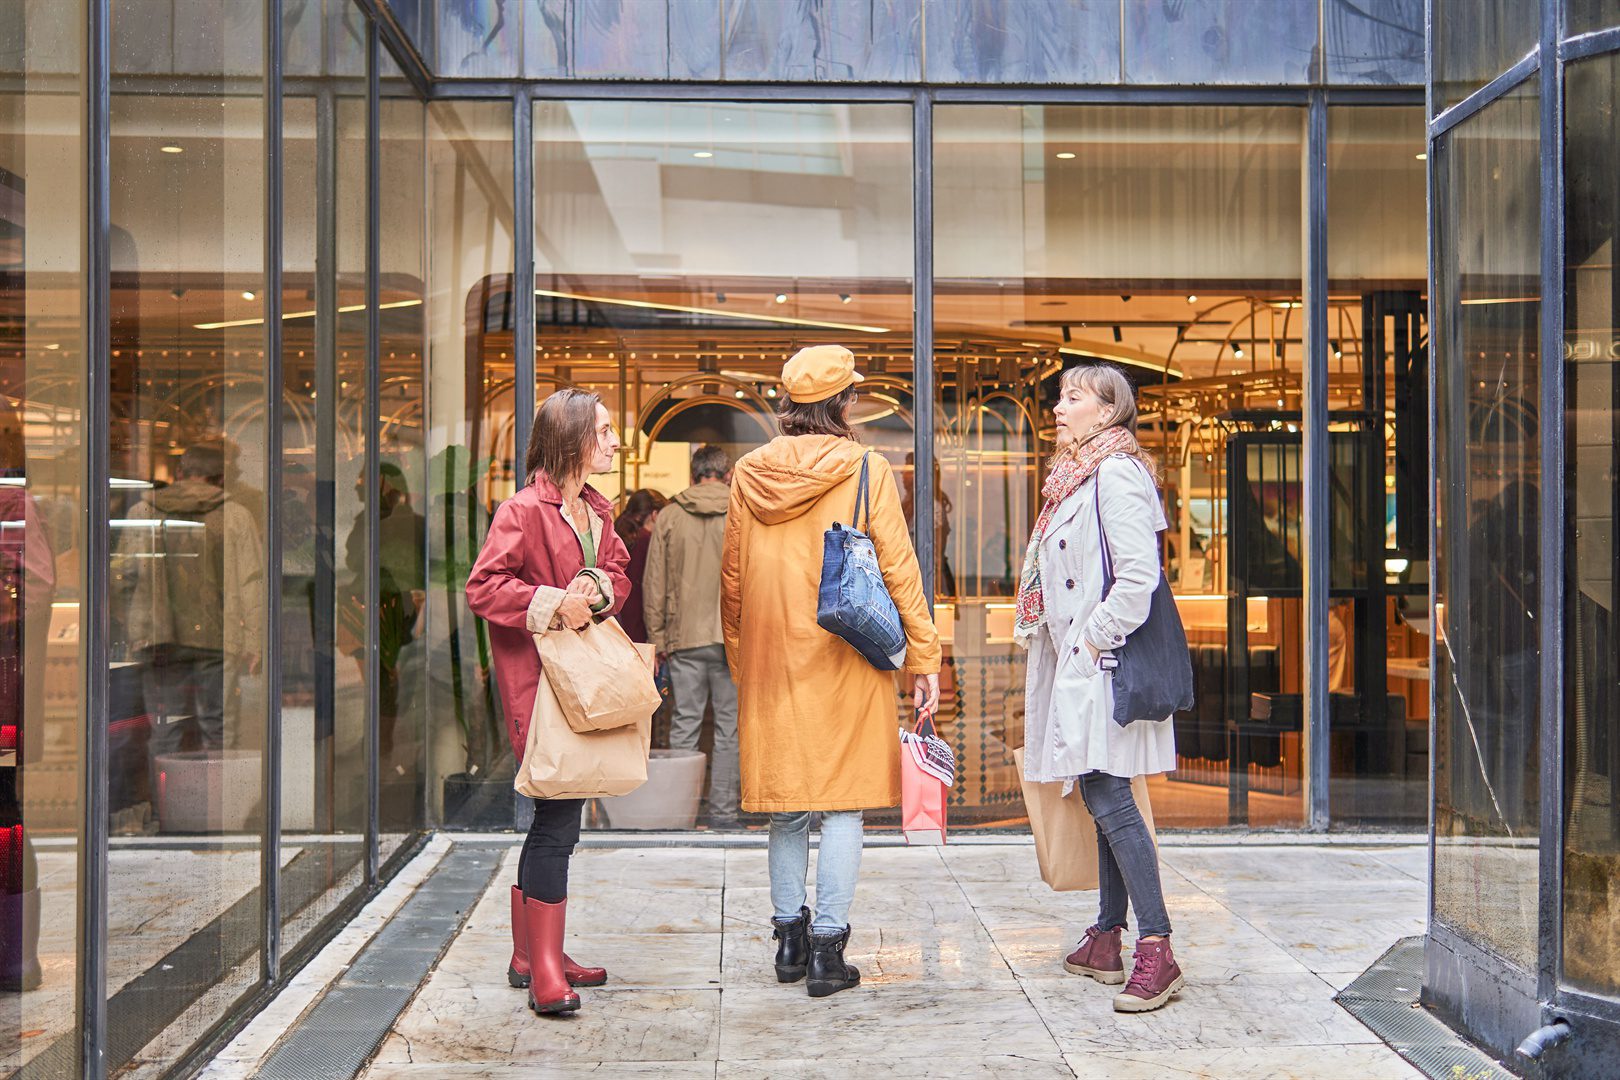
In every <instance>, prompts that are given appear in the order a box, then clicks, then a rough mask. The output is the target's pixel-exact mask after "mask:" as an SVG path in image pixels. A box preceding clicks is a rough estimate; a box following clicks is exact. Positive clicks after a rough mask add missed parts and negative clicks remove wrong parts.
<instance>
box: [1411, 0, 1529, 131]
mask: <svg viewBox="0 0 1620 1080" xmlns="http://www.w3.org/2000/svg"><path fill="white" fill-rule="evenodd" d="M1431 3H1432V11H1433V14H1432V16H1431V22H1430V26H1431V28H1432V30H1433V33H1434V40H1433V45H1432V48H1433V49H1434V99H1433V100H1434V107H1435V108H1436V109H1444V108H1446V107H1448V106H1451V105H1455V104H1456V103H1457V102H1459V101H1461V100H1462V99H1463V98H1465V97H1467V96H1468V95H1469V94H1471V93H1473V92H1474V91H1475V90H1478V89H1479V88H1480V87H1482V86H1484V85H1485V84H1486V83H1488V82H1490V81H1491V80H1492V79H1494V78H1496V77H1497V76H1498V75H1500V74H1502V72H1504V71H1506V70H1507V69H1508V68H1510V67H1512V66H1513V65H1514V64H1516V63H1518V62H1519V61H1520V60H1521V59H1523V57H1524V56H1525V55H1526V54H1528V53H1529V52H1530V51H1531V50H1533V49H1534V48H1535V47H1536V41H1537V39H1538V36H1539V35H1540V33H1541V5H1539V4H1527V3H1525V2H1524V0H1431Z"/></svg>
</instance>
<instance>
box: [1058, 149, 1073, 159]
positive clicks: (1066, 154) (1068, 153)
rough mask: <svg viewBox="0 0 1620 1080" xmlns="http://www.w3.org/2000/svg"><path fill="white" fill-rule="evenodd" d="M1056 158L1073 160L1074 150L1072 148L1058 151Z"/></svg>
mask: <svg viewBox="0 0 1620 1080" xmlns="http://www.w3.org/2000/svg"><path fill="white" fill-rule="evenodd" d="M1058 160H1059V161H1073V160H1074V151H1073V150H1063V151H1060V152H1059V153H1058Z"/></svg>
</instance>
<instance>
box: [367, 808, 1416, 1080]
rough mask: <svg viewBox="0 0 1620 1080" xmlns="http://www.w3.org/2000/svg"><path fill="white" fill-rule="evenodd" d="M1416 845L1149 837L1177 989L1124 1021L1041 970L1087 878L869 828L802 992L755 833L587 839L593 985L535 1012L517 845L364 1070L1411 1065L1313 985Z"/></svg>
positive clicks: (1351, 1072)
mask: <svg viewBox="0 0 1620 1080" xmlns="http://www.w3.org/2000/svg"><path fill="white" fill-rule="evenodd" d="M1427 858H1428V857H1427V853H1426V851H1425V850H1424V848H1423V847H1421V846H1419V845H1416V844H1413V845H1403V844H1391V843H1387V842H1377V841H1371V840H1369V841H1367V842H1366V843H1365V844H1357V843H1355V842H1354V841H1351V842H1346V840H1345V839H1344V838H1334V841H1333V842H1328V843H1299V842H1290V839H1289V838H1277V839H1275V840H1274V839H1273V838H1271V837H1265V836H1249V837H1242V838H1226V837H1218V838H1209V837H1185V838H1177V837H1174V836H1170V837H1166V838H1165V843H1164V847H1163V861H1164V864H1165V868H1164V876H1165V892H1166V899H1167V901H1168V904H1169V908H1170V915H1171V918H1172V920H1173V921H1174V923H1175V942H1176V947H1177V956H1178V959H1179V960H1180V962H1181V964H1182V967H1183V968H1184V970H1185V971H1186V973H1187V978H1188V985H1187V987H1186V989H1184V990H1183V991H1182V992H1181V993H1180V995H1179V996H1178V998H1177V999H1176V1000H1175V1001H1173V1002H1172V1004H1171V1005H1170V1006H1168V1007H1167V1008H1165V1009H1163V1010H1161V1011H1159V1012H1156V1013H1151V1014H1147V1015H1143V1016H1120V1015H1117V1014H1115V1013H1114V1012H1113V1011H1112V1009H1111V1006H1110V1002H1111V999H1112V995H1113V993H1114V988H1110V987H1104V986H1101V985H1099V984H1097V983H1095V982H1092V981H1091V980H1089V979H1085V978H1081V977H1078V976H1074V975H1069V974H1066V973H1065V972H1064V971H1063V968H1062V959H1063V956H1064V955H1065V953H1066V952H1067V951H1068V950H1069V949H1071V948H1072V947H1073V945H1074V942H1075V941H1076V939H1077V938H1079V936H1080V933H1081V931H1082V930H1083V929H1084V928H1085V927H1086V925H1088V924H1089V923H1090V922H1091V920H1092V919H1093V918H1094V917H1095V903H1096V899H1095V894H1094V893H1070V894H1054V893H1053V892H1051V891H1050V890H1049V889H1047V888H1046V886H1045V885H1043V884H1042V883H1041V881H1040V878H1039V876H1038V874H1037V871H1036V865H1035V853H1034V848H1033V847H1032V846H1031V845H1030V844H1029V843H1028V841H1027V839H1026V840H1024V841H1023V842H982V841H977V840H971V839H970V840H967V841H965V842H962V843H953V844H952V845H951V846H949V847H946V848H943V849H937V848H903V847H869V848H868V849H867V851H866V853H865V861H864V863H863V866H862V878H861V884H860V888H859V890H858V892H857V894H856V901H855V908H854V911H853V912H852V914H851V922H852V923H853V925H854V931H855V932H854V937H853V939H852V941H851V943H850V949H849V957H850V959H851V960H852V961H853V962H854V963H856V964H857V965H858V966H859V967H860V968H861V972H862V985H861V986H860V987H859V988H858V989H855V990H850V991H845V992H844V993H841V994H837V995H834V996H833V997H830V998H826V999H823V1000H812V999H810V998H809V997H807V996H806V994H805V992H804V988H803V984H799V985H794V986H782V985H779V984H778V983H777V982H776V979H775V976H774V973H773V971H772V968H771V958H772V955H773V945H772V943H771V940H770V929H769V918H770V903H769V896H768V889H767V876H766V867H765V852H764V850H763V849H762V848H761V847H759V846H753V847H729V848H703V847H686V848H681V847H652V848H649V847H618V848H613V847H586V848H581V849H580V851H579V853H578V854H577V855H576V857H575V860H574V872H573V873H574V877H573V887H572V891H573V897H574V898H573V901H572V903H571V906H570V910H569V932H570V936H569V941H568V950H569V952H570V953H571V954H572V955H573V956H575V957H577V958H578V959H580V960H581V961H584V962H587V963H592V964H602V965H606V966H607V968H608V969H609V971H610V972H611V973H612V981H611V982H610V984H609V985H608V986H606V987H603V988H600V989H594V990H582V991H581V996H582V997H583V998H584V1008H583V1009H582V1010H581V1011H580V1012H579V1013H577V1014H575V1015H574V1016H572V1017H567V1018H537V1017H535V1016H533V1015H532V1014H531V1013H529V1012H528V1011H527V1009H526V1008H525V1007H524V1000H525V995H524V993H523V992H522V991H519V990H513V989H511V988H509V987H508V986H507V985H506V975H505V966H506V960H507V956H508V954H509V951H510V939H509V937H508V934H507V918H508V914H507V887H508V884H509V882H510V881H511V880H512V879H513V867H515V861H516V850H515V849H514V850H512V851H511V852H510V853H509V854H508V856H507V865H506V866H505V867H503V869H502V870H501V872H500V873H498V874H497V875H496V878H495V883H494V885H493V886H492V887H491V888H490V889H489V890H488V891H487V892H486V893H485V894H484V897H483V899H482V900H481V901H480V902H479V904H478V906H477V907H476V908H475V910H474V911H473V913H472V915H471V918H470V919H469V921H468V923H467V925H466V927H465V928H464V929H463V931H462V932H461V933H460V935H459V936H458V937H457V938H456V940H455V941H454V942H453V943H452V944H451V947H450V948H449V950H448V952H447V953H446V954H445V955H444V957H443V958H442V959H441V961H440V962H439V964H438V965H437V967H436V968H435V970H434V971H433V972H432V974H431V975H430V977H429V978H428V980H427V982H426V984H425V985H424V987H423V988H422V990H421V991H420V992H419V993H418V995H417V996H416V998H415V999H414V1001H413V1002H412V1003H411V1004H410V1005H409V1006H408V1007H407V1008H406V1010H405V1012H404V1013H403V1014H401V1015H400V1017H399V1019H398V1021H397V1022H396V1023H395V1025H394V1027H393V1030H392V1031H391V1033H390V1034H389V1036H388V1038H387V1040H386V1041H385V1042H384V1043H383V1045H382V1048H381V1050H380V1051H379V1053H378V1054H377V1056H376V1058H375V1059H374V1061H373V1062H372V1064H371V1065H370V1067H369V1069H368V1070H367V1071H366V1072H365V1073H364V1075H365V1076H367V1077H368V1078H372V1080H383V1078H400V1080H412V1078H421V1080H427V1078H429V1077H432V1078H435V1080H437V1078H459V1080H470V1078H472V1077H511V1078H514V1080H515V1078H517V1077H561V1078H567V1077H575V1076H586V1075H590V1076H599V1077H604V1076H605V1077H624V1076H660V1077H674V1078H679V1077H698V1076H702V1077H806V1078H810V1077H839V1078H843V1077H847V1076H861V1077H869V1076H893V1077H957V1076H992V1075H994V1076H998V1077H1076V1076H1078V1077H1110V1078H1114V1080H1125V1078H1132V1077H1155V1078H1157V1077H1193V1076H1200V1077H1202V1076H1208V1077H1220V1078H1222V1080H1240V1078H1250V1077H1324V1078H1325V1077H1332V1078H1342V1077H1356V1078H1359V1080H1379V1078H1384V1077H1391V1078H1393V1077H1410V1076H1416V1075H1418V1073H1417V1072H1416V1071H1415V1070H1413V1069H1412V1068H1411V1067H1410V1066H1409V1065H1407V1064H1406V1063H1405V1062H1404V1061H1403V1060H1402V1059H1401V1058H1400V1057H1399V1056H1398V1055H1397V1054H1396V1053H1395V1052H1394V1051H1392V1050H1390V1049H1389V1048H1387V1047H1386V1046H1385V1045H1384V1044H1383V1043H1381V1042H1379V1041H1378V1039H1377V1038H1376V1037H1375V1036H1374V1035H1373V1034H1372V1033H1371V1032H1369V1031H1368V1030H1367V1029H1366V1028H1364V1027H1362V1025H1361V1024H1360V1023H1358V1022H1357V1021H1356V1020H1355V1019H1353V1018H1352V1017H1351V1016H1350V1015H1349V1014H1348V1013H1346V1012H1345V1011H1344V1010H1343V1009H1341V1008H1340V1007H1339V1006H1338V1005H1336V1004H1335V1003H1334V1001H1333V996H1334V994H1335V993H1336V992H1337V991H1338V990H1339V989H1340V988H1342V987H1343V986H1344V985H1346V984H1347V983H1349V982H1350V981H1351V980H1352V979H1353V978H1355V976H1356V975H1358V974H1359V973H1360V972H1361V971H1363V970H1364V969H1365V968H1366V967H1367V966H1368V965H1370V964H1371V963H1372V962H1373V961H1374V960H1376V959H1377V958H1378V957H1379V955H1380V954H1382V953H1383V952H1384V950H1385V949H1387V948H1388V947H1389V946H1390V945H1391V944H1393V943H1394V942H1395V941H1396V940H1397V939H1398V938H1401V937H1403V936H1406V935H1409V934H1414V933H1421V932H1422V931H1423V929H1424V922H1425V906H1426V905H1425V889H1426V887H1425V876H1426V869H1425V868H1426V865H1427ZM1127 940H1130V938H1127ZM1129 963H1130V958H1129V956H1128V955H1127V957H1126V964H1127V966H1128V965H1129Z"/></svg>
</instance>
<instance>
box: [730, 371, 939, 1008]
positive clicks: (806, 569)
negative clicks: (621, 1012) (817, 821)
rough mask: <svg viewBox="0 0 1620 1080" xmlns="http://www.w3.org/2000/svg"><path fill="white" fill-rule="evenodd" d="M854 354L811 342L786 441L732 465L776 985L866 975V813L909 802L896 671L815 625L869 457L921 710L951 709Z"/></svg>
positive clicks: (793, 390)
mask: <svg viewBox="0 0 1620 1080" xmlns="http://www.w3.org/2000/svg"><path fill="white" fill-rule="evenodd" d="M860 378H861V377H860V376H859V375H858V374H857V373H856V371H855V357H854V355H853V354H852V353H851V352H850V351H849V350H848V349H846V348H843V347H842V346H839V345H815V346H810V347H808V348H805V349H801V350H800V351H799V352H798V353H796V354H794V356H793V357H792V359H790V360H789V361H788V362H787V365H786V366H785V367H784V368H783V369H782V385H783V387H784V389H785V390H786V391H787V394H786V400H785V402H784V403H783V405H782V407H781V409H780V412H779V414H778V420H779V422H780V425H781V431H782V434H781V435H780V436H779V437H778V438H776V439H774V440H772V441H771V442H769V443H767V444H766V445H765V446H763V447H761V448H759V449H758V450H755V451H753V452H752V453H749V454H747V455H745V456H744V457H742V458H741V459H740V460H739V461H738V462H737V465H736V468H735V469H734V470H733V477H732V485H731V508H730V510H729V512H728V514H727V520H726V536H725V551H724V556H723V558H722V562H721V573H720V580H721V593H720V608H721V623H722V628H723V630H724V633H725V645H726V660H727V662H728V663H729V664H730V666H731V674H732V677H733V679H734V680H735V681H736V684H737V693H738V702H739V712H738V735H739V743H740V745H739V750H740V755H741V760H742V806H743V809H744V810H748V811H752V812H756V813H768V814H770V815H771V817H770V843H769V855H768V861H769V867H770V880H771V904H772V906H773V907H774V909H775V912H774V916H773V918H772V928H773V931H774V937H775V939H776V942H777V948H776V977H777V980H778V981H779V982H784V983H792V982H797V981H798V980H800V979H804V980H805V981H806V988H807V990H808V991H809V993H810V995H811V996H813V997H825V996H827V995H829V994H834V993H837V992H838V991H840V990H844V989H847V988H849V987H852V986H856V985H858V984H859V983H860V972H859V971H858V970H856V968H855V966H854V965H852V964H849V963H847V962H846V961H845V960H844V949H845V947H846V946H847V945H848V943H849V937H850V926H849V911H850V905H851V903H852V901H853V900H854V898H855V884H856V877H857V876H858V874H859V871H860V864H861V842H862V824H863V811H865V810H868V809H876V808H881V807H892V806H894V805H896V804H897V803H899V801H900V757H899V739H898V721H899V717H898V716H897V715H896V709H895V704H896V702H895V689H896V687H895V677H894V675H893V673H892V672H888V671H879V670H878V669H877V668H875V667H874V666H872V664H870V663H868V662H867V661H866V660H865V659H864V658H863V657H862V656H861V654H860V653H858V652H856V651H855V649H854V648H852V647H851V646H850V645H848V644H847V643H846V642H844V641H843V640H842V639H841V638H839V637H836V636H834V635H833V634H830V633H828V632H827V631H825V630H823V629H821V627H820V626H818V625H817V623H816V612H817V601H818V586H819V580H820V568H821V564H822V551H823V534H824V533H825V532H826V531H827V530H828V529H829V528H830V527H831V526H832V525H833V523H834V522H841V523H844V524H846V525H847V524H849V523H851V521H852V515H853V512H854V507H855V503H856V493H857V488H858V487H859V482H860V476H861V472H862V462H863V461H866V462H868V465H869V478H870V486H871V512H870V520H869V521H868V520H865V516H864V515H863V521H862V522H861V523H860V524H861V525H864V526H865V527H866V528H867V529H868V530H869V532H870V534H871V537H872V541H873V544H874V546H875V548H876V553H877V560H878V566H879V569H880V571H881V573H882V576H883V581H884V584H885V585H886V587H887V588H888V591H889V594H890V596H891V597H892V598H893V599H894V603H895V606H896V607H897V608H898V610H899V614H900V620H901V623H902V625H903V628H904V630H905V636H906V656H905V663H904V668H903V670H904V672H905V674H906V676H908V678H909V680H910V682H911V686H912V698H913V702H914V704H915V706H916V707H917V708H918V709H926V710H928V711H929V712H930V713H932V712H933V711H934V710H935V709H936V708H937V707H938V704H939V668H940V640H939V634H938V632H937V631H936V630H935V628H934V623H933V619H932V617H931V614H930V611H929V608H928V601H927V598H926V597H925V595H924V593H923V584H922V573H921V570H920V568H919V566H918V563H917V553H916V551H915V549H913V547H912V545H911V537H910V535H909V533H908V531H907V527H906V519H905V515H904V514H903V513H902V512H901V508H900V492H899V488H898V486H897V485H896V483H895V478H894V473H893V471H892V469H891V467H890V465H889V462H888V461H887V460H886V459H885V458H884V457H883V456H882V455H881V454H878V453H871V454H868V453H866V452H865V451H864V450H863V449H862V447H861V446H860V444H859V442H858V441H857V440H856V436H855V431H854V429H853V428H852V426H851V424H850V421H849V412H850V409H851V406H852V405H853V404H854V402H855V400H856V393H857V390H856V384H857V383H858V382H859V381H860ZM813 811H819V812H820V814H821V848H820V855H819V856H818V859H817V863H816V895H815V911H814V913H813V914H812V912H811V910H810V908H809V907H808V906H807V904H806V903H805V901H806V896H805V878H806V874H807V872H808V869H809V858H810V847H809V845H810V815H811V813H812V812H813Z"/></svg>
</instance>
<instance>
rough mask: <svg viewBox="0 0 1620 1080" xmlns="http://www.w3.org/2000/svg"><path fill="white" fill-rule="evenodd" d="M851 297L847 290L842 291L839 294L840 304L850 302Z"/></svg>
mask: <svg viewBox="0 0 1620 1080" xmlns="http://www.w3.org/2000/svg"><path fill="white" fill-rule="evenodd" d="M850 299H851V297H850V295H849V293H847V292H841V293H839V294H838V302H839V303H840V304H847V303H849V301H850Z"/></svg>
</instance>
